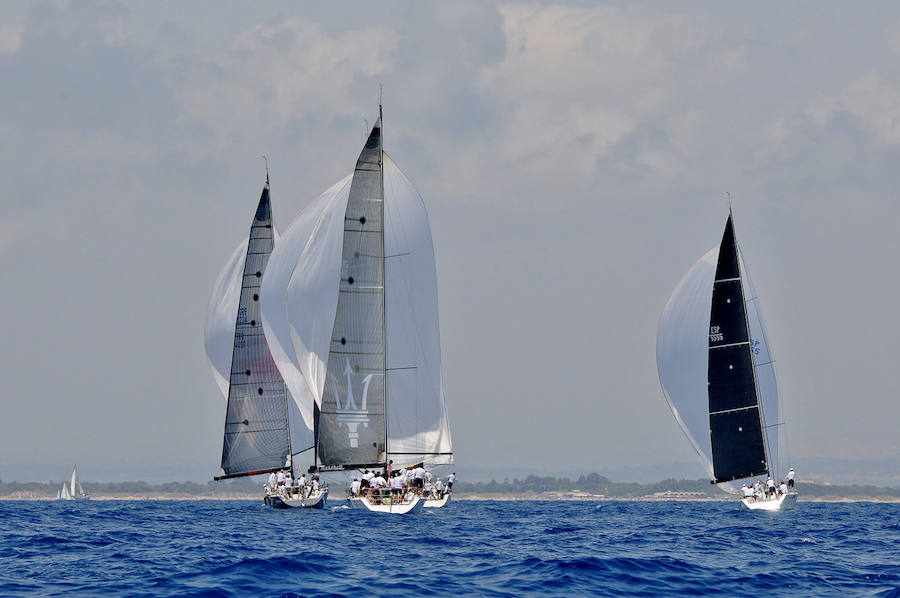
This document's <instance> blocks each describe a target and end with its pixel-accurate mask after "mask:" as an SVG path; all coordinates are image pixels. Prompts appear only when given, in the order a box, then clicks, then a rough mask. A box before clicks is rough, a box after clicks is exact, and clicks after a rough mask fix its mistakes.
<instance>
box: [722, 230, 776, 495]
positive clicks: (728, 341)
mask: <svg viewBox="0 0 900 598" xmlns="http://www.w3.org/2000/svg"><path fill="white" fill-rule="evenodd" d="M707 382H708V389H709V391H708V393H709V427H710V441H711V443H712V454H713V474H714V476H715V481H716V482H729V481H732V480H737V479H741V478H746V477H750V476H754V475H761V474H765V473H767V472H768V469H769V466H768V462H767V459H766V447H765V441H764V438H763V434H764V431H763V426H762V419H761V418H762V415H761V413H760V409H759V399H758V398H757V396H756V380H755V376H754V373H753V358H752V355H751V352H750V330H749V326H748V323H747V312H746V306H745V304H744V288H743V285H742V283H741V269H740V264H739V260H738V251H737V244H736V242H735V238H734V227H733V224H732V220H731V216H729V217H728V222H727V223H726V224H725V233H724V235H723V236H722V243H721V245H720V246H719V259H718V263H717V266H716V277H715V280H714V281H713V293H712V306H711V310H710V319H709V369H708V378H707Z"/></svg>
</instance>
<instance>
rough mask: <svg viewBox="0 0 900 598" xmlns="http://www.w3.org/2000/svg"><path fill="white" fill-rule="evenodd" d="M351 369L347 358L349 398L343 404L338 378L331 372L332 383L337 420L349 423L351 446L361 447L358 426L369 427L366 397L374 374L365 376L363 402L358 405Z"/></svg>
mask: <svg viewBox="0 0 900 598" xmlns="http://www.w3.org/2000/svg"><path fill="white" fill-rule="evenodd" d="M352 373H353V370H351V369H350V360H349V359H348V360H347V366H346V367H345V368H344V375H345V376H346V377H347V400H346V401H344V404H343V405H341V395H340V394H339V393H338V392H337V388H338V385H337V379H336V378H335V377H334V374H331V384H332V386H334V388H335V393H334V400H335V403H337V422H338V425H341V424H347V437H348V438H349V439H350V448H357V447H359V432H357V428H358V427H359V425H360V424H362V425H364V426H366V427H367V428H368V427H369V412H368V411H367V410H366V399H367V397H368V396H369V382H371V381H372V376H373V375H374V374H369V375H368V376H366V377H365V378H363V392H362V404H361V405H360V406H357V405H356V399H354V398H353V382H352V380H351V374H352Z"/></svg>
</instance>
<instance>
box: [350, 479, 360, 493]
mask: <svg viewBox="0 0 900 598" xmlns="http://www.w3.org/2000/svg"><path fill="white" fill-rule="evenodd" d="M350 493H351V494H352V495H353V496H359V478H353V483H352V484H350Z"/></svg>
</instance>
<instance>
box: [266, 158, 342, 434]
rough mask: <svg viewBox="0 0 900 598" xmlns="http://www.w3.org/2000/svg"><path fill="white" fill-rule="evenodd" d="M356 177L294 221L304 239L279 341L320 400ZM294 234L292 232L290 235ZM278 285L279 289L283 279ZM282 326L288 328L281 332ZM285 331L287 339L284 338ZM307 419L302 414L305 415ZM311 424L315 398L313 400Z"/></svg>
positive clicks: (287, 290)
mask: <svg viewBox="0 0 900 598" xmlns="http://www.w3.org/2000/svg"><path fill="white" fill-rule="evenodd" d="M352 178H353V175H352V174H350V175H347V176H346V177H344V178H343V179H341V180H340V181H338V182H337V183H335V184H334V185H332V187H331V188H330V189H328V191H326V192H325V193H323V194H322V195H321V196H320V197H319V199H318V200H317V201H316V205H315V209H314V210H308V212H309V213H306V212H304V213H303V214H301V216H300V218H298V219H297V222H295V224H294V225H292V226H291V229H293V228H294V227H295V226H296V227H298V231H302V233H300V232H298V233H297V234H298V235H301V236H302V237H303V238H304V243H303V244H302V246H299V245H298V246H297V247H296V248H294V249H292V253H293V255H294V259H293V263H292V265H291V275H290V277H289V279H288V280H287V281H286V282H285V285H284V286H285V290H284V298H283V299H282V301H283V303H282V310H283V311H284V320H283V322H281V323H279V324H278V328H279V343H281V342H284V345H283V346H284V350H285V351H286V352H287V351H290V353H291V355H292V356H293V359H295V360H296V361H294V363H295V364H296V366H295V367H297V370H298V372H302V376H303V377H304V378H305V383H306V385H307V389H308V391H309V392H310V393H311V396H312V400H314V401H315V402H316V403H317V404H318V405H321V402H322V393H323V392H324V389H325V371H326V368H327V366H328V351H329V346H330V344H331V332H332V329H333V326H334V314H335V311H336V310H337V300H338V282H339V280H340V271H341V255H342V249H343V235H344V213H345V212H346V210H347V200H348V198H349V195H350V183H351V180H352ZM292 234H293V233H292ZM278 287H279V288H280V287H281V283H280V282H279V284H278ZM281 326H284V330H281ZM282 335H286V340H285V341H282V338H283V337H282ZM305 417H307V414H306V412H304V418H305ZM309 418H310V419H309V421H310V422H312V401H310V402H309Z"/></svg>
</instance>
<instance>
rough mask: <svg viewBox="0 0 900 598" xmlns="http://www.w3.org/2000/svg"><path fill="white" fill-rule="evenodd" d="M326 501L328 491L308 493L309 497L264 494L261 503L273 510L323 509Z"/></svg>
mask: <svg viewBox="0 0 900 598" xmlns="http://www.w3.org/2000/svg"><path fill="white" fill-rule="evenodd" d="M327 499H328V489H327V488H326V489H322V490H317V491H316V492H310V494H309V496H306V497H302V496H300V495H299V494H296V495H291V494H282V493H278V494H266V496H265V497H264V498H263V502H264V503H265V504H267V505H269V506H270V507H272V508H273V509H294V508H300V509H324V508H325V503H326V501H327Z"/></svg>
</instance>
